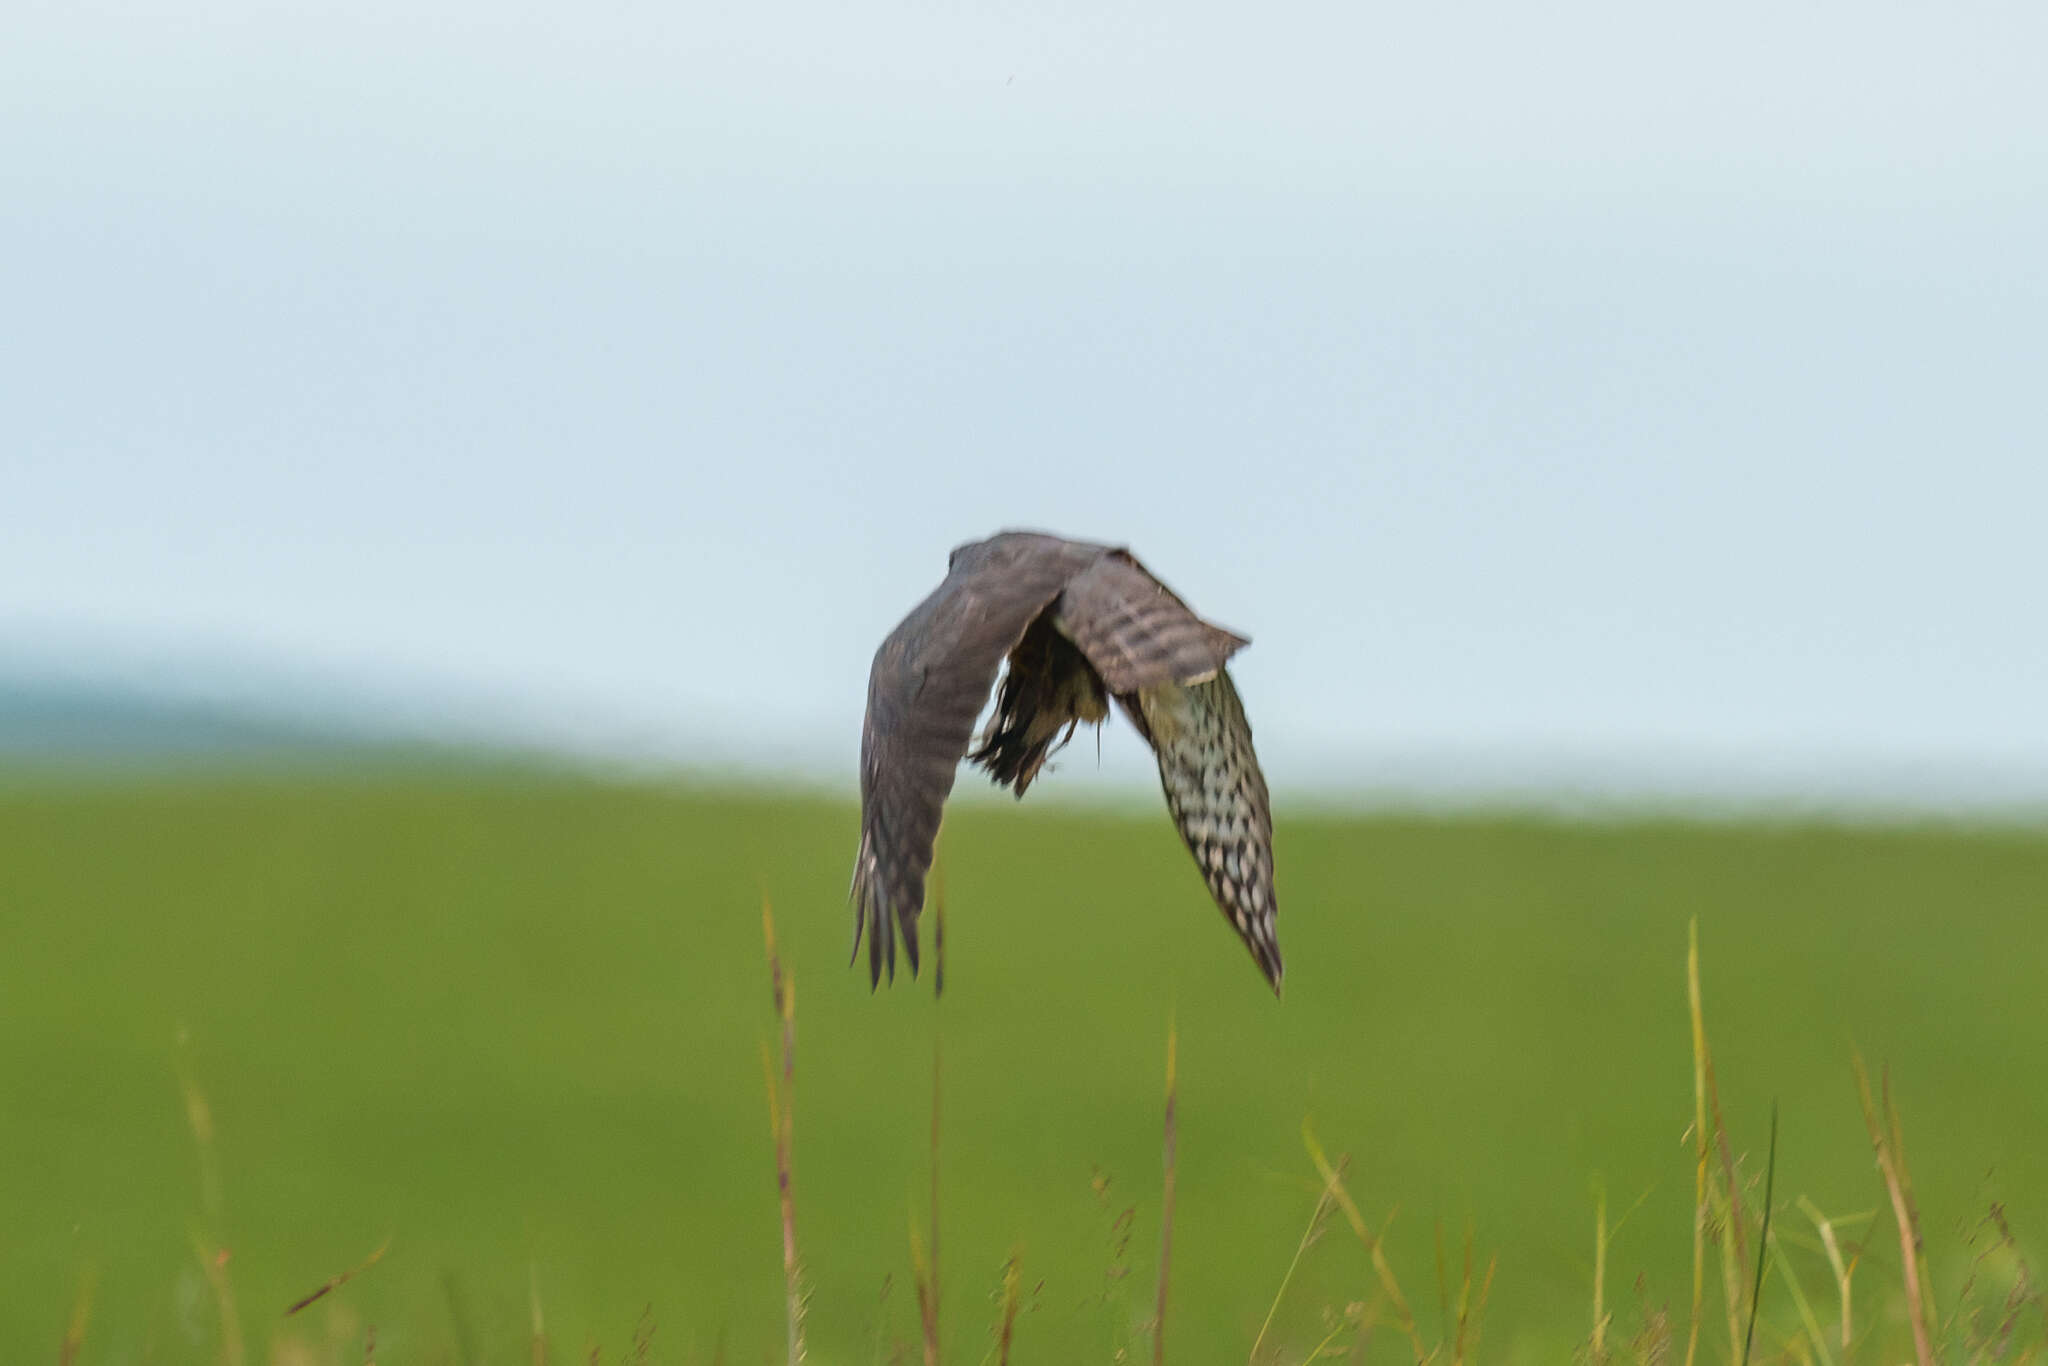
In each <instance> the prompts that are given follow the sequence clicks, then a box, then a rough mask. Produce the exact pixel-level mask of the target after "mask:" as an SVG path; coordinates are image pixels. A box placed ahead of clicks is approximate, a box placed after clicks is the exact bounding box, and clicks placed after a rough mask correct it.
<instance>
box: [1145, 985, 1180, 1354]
mask: <svg viewBox="0 0 2048 1366" xmlns="http://www.w3.org/2000/svg"><path fill="white" fill-rule="evenodd" d="M1179 1047H1180V1031H1179V1028H1178V1027H1177V1026H1176V1025H1175V1024H1174V1022H1173V1020H1172V1019H1171V1018H1169V1019H1168V1020H1167V1022H1166V1153H1165V1159H1166V1174H1165V1177H1164V1180H1163V1183H1162V1185H1161V1187H1160V1195H1159V1291H1158V1296H1157V1298H1156V1300H1155V1301H1154V1303H1153V1306H1152V1366H1163V1363H1164V1362H1165V1361H1166V1292H1167V1288H1168V1286H1169V1285H1170V1284H1171V1283H1172V1276H1173V1198H1174V1186H1175V1184H1176V1182H1177V1181H1178V1178H1179V1154H1178V1152H1177V1151H1176V1149H1177V1147H1178V1140H1179V1133H1178V1121H1177V1119H1176V1116H1175V1114H1174V1109H1175V1106H1176V1104H1177V1103H1178V1101H1179V1076H1178V1067H1177V1063H1178V1059H1177V1057H1176V1055H1177V1053H1178V1052H1179Z"/></svg>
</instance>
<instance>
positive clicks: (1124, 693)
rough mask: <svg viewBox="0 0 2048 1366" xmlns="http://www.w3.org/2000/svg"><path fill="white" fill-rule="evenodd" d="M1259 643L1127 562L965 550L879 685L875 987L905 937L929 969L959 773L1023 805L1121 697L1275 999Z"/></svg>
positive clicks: (864, 816) (861, 877) (861, 867)
mask: <svg viewBox="0 0 2048 1366" xmlns="http://www.w3.org/2000/svg"><path fill="white" fill-rule="evenodd" d="M1249 643H1250V642H1249V641H1247V640H1246V639H1245V638H1244V637H1243V636H1239V635H1236V634H1234V633H1232V632H1230V631H1226V630H1224V629H1223V628H1221V627H1219V626H1212V625H1211V624H1209V623H1208V622H1206V621H1203V620H1202V619H1201V618H1200V617H1198V616H1196V615H1195V614H1194V613H1193V612H1192V611H1190V610H1189V609H1188V606H1187V604H1186V603H1184V602H1182V601H1181V600H1180V599H1179V598H1177V597H1175V596H1174V595H1173V593H1172V591H1171V590H1169V589H1168V588H1167V587H1166V585H1165V584H1163V583H1161V582H1159V580H1157V579H1155V578H1153V577H1152V575H1151V574H1150V573H1148V572H1147V571H1146V569H1145V567H1144V566H1143V565H1141V564H1139V563H1138V561H1137V560H1136V559H1135V558H1134V557H1133V556H1132V555H1131V553H1130V552H1129V551H1128V550H1123V549H1120V548H1116V547H1112V546H1103V545H1093V544H1089V543H1087V542H1084V541H1067V540H1062V539H1060V538H1059V537H1056V536H1045V535H1039V534H1037V533H1034V532H1024V531H1006V532H1003V533H1002V534H1000V535H997V536H993V537H990V538H989V539H988V540H985V541H974V542H971V543H969V544H967V545H963V546H961V547H960V548H959V549H957V550H955V551H954V552H953V554H952V558H951V559H950V560H949V562H948V572H947V574H946V579H945V582H943V583H941V584H940V585H939V586H938V588H937V589H936V590H935V591H934V592H933V593H932V594H931V596H929V597H927V598H926V599H925V600H924V601H923V602H921V603H919V604H918V605H917V606H916V607H915V608H914V609H912V611H911V613H910V615H909V616H907V617H905V618H904V619H903V622H902V624H900V625H899V626H897V628H896V629H895V630H894V631H892V632H890V633H889V637H888V639H886V640H884V641H883V642H882V645H881V648H880V649H878V650H877V651H875V662H874V667H873V669H872V671H871V672H870V673H869V676H868V708H867V718H866V720H865V722H864V723H863V724H862V727H861V744H860V791H861V837H860V851H859V853H858V854H857V856H856V857H855V861H854V869H853V902H854V922H853V947H854V953H855V955H856V956H858V955H859V952H860V942H861V938H862V935H863V933H865V935H866V937H867V941H868V972H869V976H870V979H871V980H872V981H874V982H875V983H878V984H879V983H880V981H881V978H882V972H883V969H884V968H885V967H886V968H887V970H888V973H889V976H890V978H891V979H892V980H893V979H894V977H895V975H896V944H897V940H898V939H899V938H900V939H901V940H902V943H903V950H904V953H905V954H906V955H907V956H908V958H909V960H910V970H911V972H912V973H913V974H915V973H916V971H917V966H918V962H917V950H918V943H917V919H918V914H919V912H920V911H922V909H923V907H924V886H925V877H926V874H927V873H929V872H930V870H931V863H932V846H933V843H934V842H935V841H936V839H937V837H938V831H939V818H940V815H941V814H942V812H943V811H944V808H945V803H946V797H947V796H948V794H950V793H951V792H952V790H953V778H954V774H955V770H956V769H957V768H958V766H959V763H960V760H961V759H962V758H963V757H965V758H967V759H969V760H971V761H972V762H974V763H976V764H979V765H980V766H981V767H983V768H985V769H987V770H988V772H989V774H990V776H991V777H992V778H993V779H994V780H995V781H996V782H997V783H998V784H999V785H1001V786H1004V787H1009V788H1012V789H1014V790H1015V792H1016V794H1017V795H1018V796H1019V797H1022V796H1023V795H1024V792H1025V789H1027V788H1028V787H1030V785H1031V782H1032V779H1034V778H1035V777H1037V776H1038V773H1039V770H1040V769H1041V768H1042V767H1043V766H1044V764H1045V761H1046V759H1047V758H1048V757H1049V756H1050V755H1051V754H1052V753H1053V751H1055V750H1057V749H1058V748H1059V747H1060V746H1061V745H1062V744H1064V743H1066V741H1067V740H1068V739H1069V738H1070V737H1071V736H1072V735H1073V733H1074V729H1075V728H1076V727H1077V726H1079V725H1082V724H1084V723H1085V724H1088V725H1097V724H1100V723H1101V722H1102V721H1104V720H1106V719H1107V718H1108V716H1109V703H1110V700H1111V699H1114V700H1115V701H1116V703H1117V706H1118V708H1119V709H1120V710H1121V711H1122V712H1123V713H1124V714H1125V715H1126V716H1128V717H1129V718H1130V719H1131V722H1132V723H1133V724H1134V725H1135V726H1136V727H1137V728H1138V732H1139V734H1141V735H1143V736H1144V737H1145V740H1146V742H1147V743H1148V744H1150V745H1151V746H1152V749H1153V752H1154V754H1156V755H1157V756H1158V760H1159V783H1160V786H1161V787H1162V788H1163V789H1165V792H1166V805H1167V810H1168V811H1169V812H1170V813H1171V814H1172V816H1173V820H1174V824H1175V825H1176V826H1177V827H1179V829H1180V833H1181V838H1182V839H1183V840H1185V841H1186V842H1187V846H1188V851H1189V852H1190V853H1191V854H1193V855H1194V858H1195V864H1196V866H1197V867H1198V868H1200V869H1201V872H1202V876H1203V878H1204V879H1205V880H1206V881H1207V883H1208V885H1209V894H1210V895H1211V896H1212V897H1213V898H1214V899H1215V901H1216V904H1217V906H1219V907H1220V908H1221V909H1222V911H1223V914H1224V915H1225V917H1226V918H1228V919H1229V921H1230V923H1231V926H1232V927H1233V928H1234V929H1236V931H1237V933H1238V935H1239V937H1240V938H1242V939H1243V940H1244V942H1245V946H1246V947H1247V948H1249V949H1250V950H1251V953H1252V957H1253V958H1254V959H1255V960H1256V961H1257V963H1258V965H1259V969H1260V971H1261V972H1263V973H1264V974H1265V976H1266V980H1267V981H1268V982H1269V983H1271V984H1272V987H1273V990H1274V991H1275V992H1276V993H1277V992H1278V991H1279V990H1280V974H1281V963H1280V944H1279V941H1278V939H1277V938H1276V937H1275V930H1274V927H1275V917H1276V915H1277V914H1278V907H1277V905H1276V904H1275V902H1274V900H1273V819H1272V814H1271V811H1270V809H1269V808H1268V805H1267V797H1266V781H1265V778H1264V776H1263V775H1262V774H1261V773H1260V772H1259V761H1258V756H1257V755H1256V754H1255V753H1253V751H1252V732H1251V725H1250V723H1249V722H1247V721H1246V720H1245V715H1244V706H1243V704H1242V703H1241V702H1240V701H1239V700H1238V696H1237V688H1236V687H1235V685H1233V684H1232V683H1231V681H1230V675H1229V673H1228V672H1227V671H1226V670H1225V668H1224V663H1225V661H1227V660H1228V659H1229V658H1230V656H1231V655H1233V654H1235V653H1236V652H1237V651H1238V650H1241V649H1243V648H1244V647H1245V646H1246V645H1247V644H1249ZM1005 664H1007V669H1006V670H1005V671H1004V673H1003V679H1002V686H1001V688H1000V689H998V690H997V692H996V708H995V715H994V718H993V719H992V720H991V721H990V723H989V725H988V728H987V730H986V731H984V732H983V734H982V736H981V739H980V741H979V743H974V741H973V733H974V718H975V717H976V716H977V715H979V714H980V712H981V708H982V704H983V703H984V702H985V701H987V699H988V695H989V690H990V688H991V687H994V686H995V682H996V673H997V670H998V669H999V668H1002V667H1003V666H1004V665H1005ZM970 745H972V749H971V752H970Z"/></svg>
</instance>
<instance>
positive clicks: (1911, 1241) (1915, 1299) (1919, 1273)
mask: <svg viewBox="0 0 2048 1366" xmlns="http://www.w3.org/2000/svg"><path fill="white" fill-rule="evenodd" d="M1855 1066H1856V1090H1857V1093H1858V1094H1859V1096H1860V1097H1861V1099H1862V1101H1863V1123H1864V1127H1866V1128H1867V1129H1869V1130H1870V1145H1871V1147H1872V1148H1873V1149H1875V1150H1876V1153H1877V1169H1878V1172H1879V1173H1880V1174H1881V1175H1882V1176H1883V1177H1884V1187H1885V1193H1886V1194H1887V1195H1889V1196H1890V1197H1891V1204H1892V1218H1893V1219H1894V1220H1895V1221H1896V1222H1897V1224H1898V1229H1899V1264H1900V1267H1901V1270H1902V1274H1903V1276H1904V1278H1905V1285H1906V1313H1907V1317H1908V1319H1909V1320H1910V1321H1911V1323H1912V1325H1913V1356H1914V1360H1915V1361H1917V1362H1918V1363H1919V1366H1934V1339H1933V1334H1932V1332H1931V1329H1930V1325H1931V1324H1932V1323H1933V1322H1934V1312H1933V1304H1932V1301H1931V1299H1930V1297H1929V1296H1928V1294H1927V1286H1926V1276H1925V1266H1924V1263H1923V1261H1922V1258H1921V1251H1920V1217H1919V1213H1918V1212H1917V1211H1916V1210H1915V1209H1914V1207H1913V1196H1912V1192H1911V1191H1910V1190H1909V1189H1908V1188H1907V1186H1906V1179H1905V1164H1904V1160H1903V1158H1901V1157H1900V1155H1899V1116H1898V1111H1896V1110H1894V1109H1893V1108H1892V1094H1891V1076H1890V1074H1889V1073H1886V1074H1885V1075H1884V1077H1883V1080H1882V1082H1881V1085H1882V1087H1883V1110H1882V1111H1880V1110H1879V1108H1878V1105H1877V1102H1876V1101H1874V1100H1873V1099H1872V1098H1871V1094H1870V1073H1869V1072H1868V1071H1867V1070H1865V1068H1864V1066H1863V1059H1862V1057H1861V1056H1860V1055H1859V1056H1858V1057H1857V1058H1856V1060H1855Z"/></svg>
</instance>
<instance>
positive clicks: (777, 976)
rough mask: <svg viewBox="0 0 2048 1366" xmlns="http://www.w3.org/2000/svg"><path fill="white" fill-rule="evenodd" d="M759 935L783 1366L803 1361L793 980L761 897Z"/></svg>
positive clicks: (768, 908) (772, 914)
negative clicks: (768, 1002) (767, 998)
mask: <svg viewBox="0 0 2048 1366" xmlns="http://www.w3.org/2000/svg"><path fill="white" fill-rule="evenodd" d="M761 933H762V937H763V938H764V939H765V941H766V943H767V948H768V978H769V982H770V985H771V986H772V988H773V991H774V1003H775V1018H776V1020H777V1021H778V1022H779V1024H780V1035H781V1041H782V1067H781V1070H780V1071H779V1072H778V1071H777V1069H776V1066H775V1062H774V1060H773V1059H772V1058H771V1057H770V1056H769V1052H768V1046H767V1045H766V1044H763V1045H762V1046H761V1064H762V1067H763V1069H764V1070H765V1071H766V1072H767V1074H768V1127H769V1129H770V1130H771V1131H772V1132H773V1134H774V1140H775V1185H776V1190H777V1192H778V1194H779V1197H780V1201H781V1206H782V1283H783V1292H784V1308H785V1311H786V1319H787V1324H788V1332H787V1348H788V1355H789V1366H797V1363H798V1362H800V1361H802V1360H803V1359H804V1289H803V1262H802V1259H801V1258H800V1257H799V1256H798V1255H797V1242H796V1191H795V1187H794V1183H793V1181H792V1164H793V1160H794V1148H795V1110H796V981H795V979H794V978H793V977H791V976H790V975H789V974H788V973H786V972H784V971H783V967H782V956H781V955H780V954H779V953H778V952H777V951H776V948H775V910H774V908H773V907H772V906H771V905H770V904H769V902H768V898H766V897H762V898H761Z"/></svg>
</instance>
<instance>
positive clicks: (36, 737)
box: [0, 674, 519, 770]
mask: <svg viewBox="0 0 2048 1366" xmlns="http://www.w3.org/2000/svg"><path fill="white" fill-rule="evenodd" d="M518 761H519V756H515V755H513V754H512V753H510V752H509V751H507V752H505V753H499V752H497V751H495V750H493V749H491V748H489V747H487V746H483V745H477V744H451V743H448V742H446V741H444V740H439V739H433V738H429V737H426V736H424V735H420V734H407V733H405V732H404V731H403V730H402V729H400V728H398V727H395V726H393V727H379V726H377V725H375V724H374V723H372V722H368V721H363V720H359V719H357V718H354V717H342V716H331V717H330V716H322V715H319V714H318V713H317V712H314V711H312V710H310V709H301V710H297V711H295V710H293V709H292V708H291V707H289V706H287V705H281V704H265V703H263V702H260V701H253V700H252V701H242V700H238V699H237V700H228V699H215V698H209V697H204V696H199V695H185V694H180V693H178V692H173V691H164V692H155V691H151V690H150V689H148V688H147V687H146V686H144V685H141V684H128V683H113V682H107V681H102V680H94V679H74V678H65V677H60V676H53V677H20V676H15V677H10V676H7V675H4V674H0V768H26V769H48V768H65V769H88V770H98V769H122V770H126V769H135V768H160V767H170V768H189V767H215V766H222V767H232V768H247V767H251V766H270V765H283V766H290V767H298V766H312V767H327V766H333V765H355V764H360V763H378V764H382V763H390V762H435V763H439V762H460V763H469V764H474V763H491V762H518Z"/></svg>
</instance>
